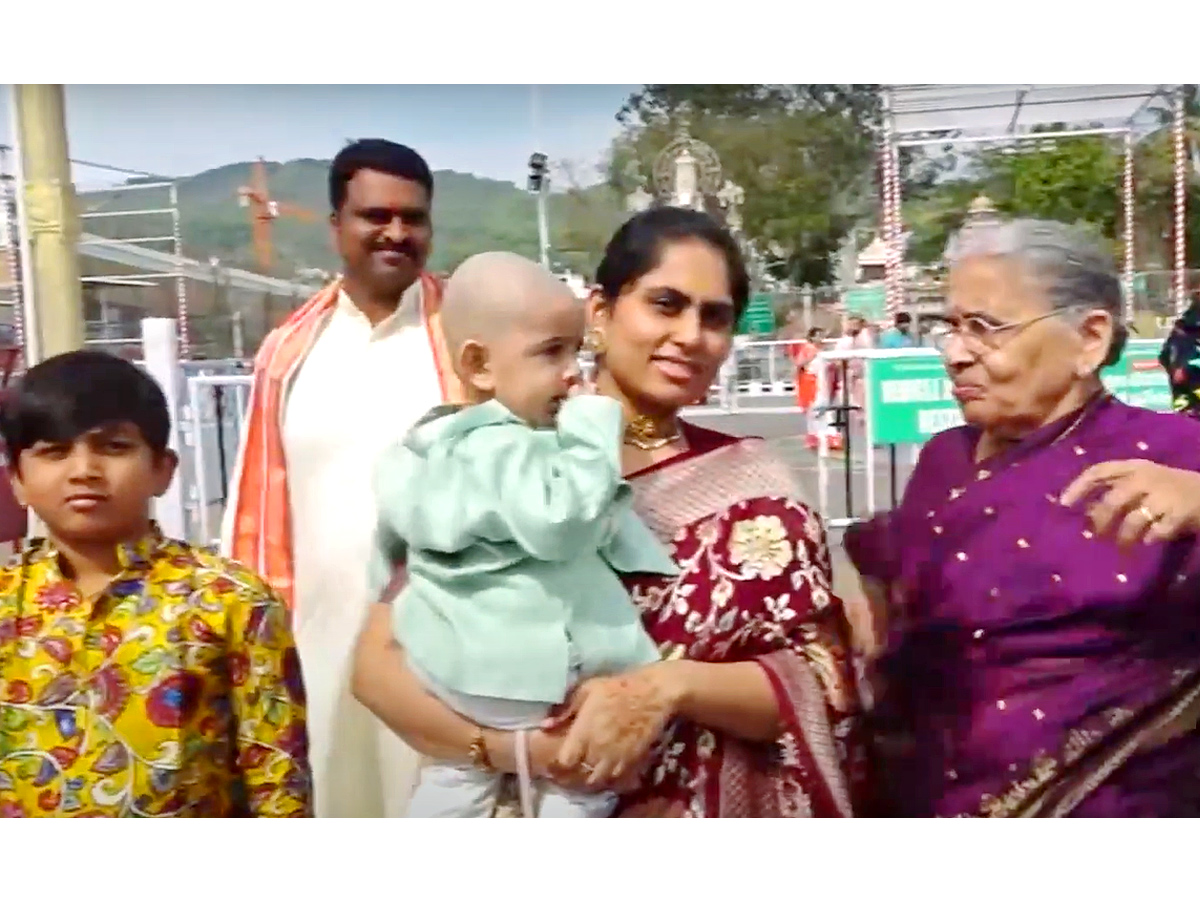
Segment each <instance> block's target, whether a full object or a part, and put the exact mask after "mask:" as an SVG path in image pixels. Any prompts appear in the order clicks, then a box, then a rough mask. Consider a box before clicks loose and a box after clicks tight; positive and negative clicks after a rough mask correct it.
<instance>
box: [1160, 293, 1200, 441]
mask: <svg viewBox="0 0 1200 900" xmlns="http://www.w3.org/2000/svg"><path fill="white" fill-rule="evenodd" d="M1158 361H1159V362H1160V363H1161V364H1162V367H1163V368H1164V369H1166V370H1167V378H1168V379H1170V382H1171V396H1172V399H1173V404H1172V405H1173V407H1174V409H1175V412H1178V413H1183V414H1184V415H1185V416H1191V417H1192V418H1200V300H1192V303H1191V305H1190V306H1189V307H1188V308H1187V309H1186V310H1184V312H1183V315H1182V316H1180V317H1179V318H1178V320H1176V322H1175V326H1174V327H1173V328H1172V329H1171V333H1170V335H1168V337H1167V339H1166V340H1165V341H1164V342H1163V346H1162V352H1161V353H1160V354H1159V357H1158Z"/></svg>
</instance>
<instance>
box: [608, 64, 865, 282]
mask: <svg viewBox="0 0 1200 900" xmlns="http://www.w3.org/2000/svg"><path fill="white" fill-rule="evenodd" d="M684 104H687V107H688V119H689V121H688V123H687V124H688V130H689V133H690V134H691V135H692V136H693V137H695V138H698V139H699V140H702V141H705V142H707V143H708V144H710V145H711V146H712V147H713V149H715V150H716V151H717V154H718V155H719V156H720V158H721V162H722V168H723V171H724V175H725V177H726V178H728V179H730V180H732V181H733V182H735V183H736V184H738V185H740V186H741V187H742V188H743V190H744V191H745V205H744V207H743V208H742V219H743V228H744V231H745V234H746V236H747V237H748V238H749V239H750V240H751V241H752V242H753V243H754V245H755V247H756V249H757V250H758V251H759V253H760V254H761V255H762V256H763V257H764V258H765V260H766V262H767V264H768V268H769V271H770V273H771V274H772V275H773V276H775V277H781V278H783V277H785V278H789V279H791V280H792V281H793V282H796V283H803V282H808V283H824V282H825V281H827V280H828V279H829V275H830V259H831V256H832V254H833V253H834V252H835V251H836V250H837V247H838V244H839V242H840V240H841V238H842V237H843V236H844V235H845V234H846V232H847V231H848V230H849V229H850V227H851V226H852V225H853V224H854V223H855V221H856V220H857V219H858V217H859V215H860V207H861V205H862V204H861V197H862V195H863V193H864V192H865V191H869V188H866V189H864V185H865V184H869V180H865V179H864V176H865V175H867V174H868V173H870V171H871V169H872V165H873V160H874V153H873V150H874V147H873V135H872V132H871V121H872V120H871V117H872V116H873V115H875V112H876V111H877V107H878V99H877V96H876V91H875V88H874V86H870V85H647V86H646V87H645V88H643V89H642V90H641V91H638V92H637V93H635V94H633V95H631V96H630V97H629V99H628V100H627V101H626V103H625V105H624V106H623V107H622V109H621V111H620V112H619V113H618V116H617V118H618V120H619V121H620V122H622V124H623V125H624V126H625V127H624V130H623V132H622V134H621V135H620V136H619V137H618V138H617V140H616V141H615V142H614V144H613V147H612V153H611V162H610V167H609V181H610V183H611V184H612V185H613V186H614V187H615V188H616V189H617V190H618V191H620V192H621V193H622V194H623V195H624V194H628V193H629V192H631V191H632V190H633V189H634V187H635V186H636V184H637V183H638V182H642V183H646V182H649V181H650V179H651V176H652V167H653V164H654V160H655V158H656V157H657V156H658V154H659V153H660V152H661V151H662V149H663V148H664V147H665V146H666V145H667V144H668V143H669V142H670V140H671V139H672V138H673V137H674V136H675V134H676V133H677V129H678V126H679V125H680V124H681V122H682V119H683V116H682V112H683V108H684Z"/></svg>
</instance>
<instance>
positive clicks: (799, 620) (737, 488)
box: [354, 208, 861, 817]
mask: <svg viewBox="0 0 1200 900" xmlns="http://www.w3.org/2000/svg"><path fill="white" fill-rule="evenodd" d="M596 280H597V282H598V284H599V287H598V289H597V292H596V294H595V295H594V297H593V301H592V308H591V314H592V322H593V331H592V340H591V343H592V349H593V350H594V351H595V352H596V355H597V359H598V366H597V371H598V375H597V380H596V389H597V390H598V391H600V392H602V393H605V394H607V395H609V396H612V397H615V398H617V399H618V400H620V401H621V402H622V404H623V405H624V406H625V407H626V411H627V426H626V434H625V439H624V446H623V447H622V463H623V466H624V469H625V471H626V473H627V478H628V479H629V481H630V484H631V485H632V488H633V494H634V502H635V507H636V509H637V511H638V512H639V513H640V514H641V515H642V517H643V518H644V519H645V521H646V522H647V524H648V525H649V526H650V527H651V528H652V529H653V530H654V531H655V533H656V534H657V535H658V536H659V537H660V539H661V540H662V541H663V543H664V546H666V547H668V548H669V549H670V550H671V551H672V553H673V555H674V558H675V560H676V562H677V563H678V565H679V568H680V573H679V575H678V576H676V577H674V578H669V579H666V578H649V577H640V578H637V577H635V578H631V579H630V580H629V582H628V583H629V587H630V592H631V595H632V597H633V599H634V601H635V603H636V604H637V605H638V606H639V608H640V609H641V612H642V616H643V623H644V625H645V627H646V630H647V631H648V632H649V634H650V636H651V638H652V639H654V641H655V642H656V643H657V644H658V646H659V648H660V649H661V651H662V660H661V661H660V662H657V663H654V664H652V665H649V666H645V667H643V668H641V669H637V670H634V671H632V672H626V673H623V674H621V675H619V676H613V677H600V678H592V679H589V680H587V681H585V682H583V683H582V684H581V685H579V686H578V688H577V689H576V690H575V691H574V693H573V694H572V696H571V698H570V701H569V703H568V704H567V705H566V708H565V709H564V710H563V712H562V714H561V715H560V717H559V719H558V721H557V722H554V723H547V726H546V728H545V729H544V730H542V731H535V732H533V733H532V734H531V735H530V737H529V754H530V757H531V759H530V762H531V767H532V769H533V774H534V776H535V777H538V776H541V777H552V778H554V779H555V780H557V781H560V782H562V783H564V784H566V785H568V786H572V787H583V786H590V787H592V788H595V789H604V788H609V787H616V788H620V789H622V793H623V799H622V802H621V804H620V806H619V808H618V815H623V816H654V817H663V816H666V817H678V816H687V817H717V816H721V817H800V816H849V815H851V814H852V803H851V796H852V793H853V792H854V790H855V788H856V787H857V785H858V783H859V778H860V773H861V753H860V743H859V740H858V737H859V732H858V729H857V716H856V712H857V692H856V690H855V686H854V681H853V675H852V670H851V667H850V664H849V660H848V654H847V645H848V640H847V627H846V622H845V616H844V614H843V610H842V607H841V604H840V602H839V601H838V600H837V598H836V597H834V596H833V595H832V593H831V590H830V584H831V580H832V579H831V572H830V560H829V553H828V548H827V545H826V542H825V535H824V531H823V529H822V526H821V523H820V521H819V519H818V517H817V516H816V514H815V513H813V512H812V511H811V510H809V509H808V507H807V506H805V505H804V503H803V502H801V500H800V499H799V498H800V496H801V495H800V493H799V491H798V490H797V486H796V484H795V482H794V480H793V479H792V477H791V475H790V473H789V472H788V470H787V468H786V466H784V465H783V464H782V463H781V462H780V461H779V460H778V459H776V458H775V457H774V456H773V455H772V454H770V453H769V452H768V451H767V450H766V449H765V445H764V443H763V442H762V441H760V440H755V439H737V438H732V437H728V436H726V435H721V434H717V433H716V432H713V431H709V430H707V429H703V428H697V427H694V426H689V425H687V424H686V423H683V422H681V421H680V420H679V418H678V413H679V411H680V410H681V409H684V408H686V407H688V406H690V405H692V404H694V403H695V401H696V400H697V399H698V398H700V397H703V396H704V395H705V393H706V392H707V390H708V386H709V385H710V384H711V383H712V381H713V379H714V378H715V377H716V374H717V371H718V369H719V367H720V365H721V363H722V362H723V361H724V359H725V357H726V356H727V355H728V353H729V352H730V348H731V344H732V335H733V326H734V323H735V322H736V321H737V318H738V315H739V314H740V312H741V310H742V309H743V308H744V306H745V304H746V302H747V299H748V294H749V281H748V277H747V274H746V270H745V266H744V263H743V261H742V259H741V254H740V251H739V250H738V248H737V245H736V243H735V242H734V241H733V239H732V238H731V236H730V235H729V234H728V232H726V231H725V230H724V229H722V228H721V227H720V226H719V225H718V224H717V223H716V222H715V221H714V220H712V219H711V218H710V217H708V216H706V215H704V214H702V213H696V212H693V211H690V210H681V209H673V208H665V209H656V210H650V211H648V212H646V213H642V214H640V215H638V216H635V217H634V218H633V219H631V220H630V221H629V222H627V223H626V224H625V225H624V226H622V227H621V229H619V230H618V232H617V233H616V234H615V235H614V236H613V239H612V241H611V242H610V244H609V247H608V249H607V251H606V253H605V258H604V262H603V263H602V264H601V266H600V269H599V271H598V272H597V278H596ZM581 589H584V590H586V586H581ZM378 606H379V607H380V608H378V609H374V610H372V611H371V613H370V615H369V617H368V621H367V623H366V625H365V627H364V630H363V634H362V637H361V639H360V643H359V649H358V653H357V657H356V662H355V672H354V692H355V696H356V697H358V699H359V700H360V701H361V702H362V703H364V704H365V705H366V706H367V707H368V708H370V709H371V710H372V711H373V712H374V713H375V714H376V715H377V716H378V717H379V718H380V719H381V720H382V721H383V722H385V723H386V724H387V725H388V726H389V727H390V728H391V729H392V730H394V731H395V732H396V733H397V734H399V735H400V736H401V737H403V738H404V739H405V740H406V741H407V742H408V743H410V744H411V745H412V746H413V747H414V748H415V749H417V750H418V751H419V752H421V753H422V754H424V755H427V756H431V757H435V758H437V759H440V760H445V761H456V762H460V763H469V764H472V765H476V766H480V765H481V766H483V767H485V768H491V769H493V770H497V771H501V772H510V773H511V772H515V771H516V769H517V766H516V760H515V758H514V748H513V740H512V736H511V734H506V733H504V732H493V731H490V730H487V729H480V728H478V727H476V726H475V725H474V724H473V723H470V722H467V721H466V720H465V719H462V718H461V717H459V716H457V715H456V714H455V713H453V712H452V711H450V710H449V709H448V708H446V707H445V706H444V705H442V704H441V703H440V702H439V701H437V700H436V699H435V698H433V697H431V696H430V695H428V694H426V693H425V692H424V691H422V690H421V688H420V685H419V684H418V683H416V682H415V680H414V679H412V678H411V676H410V675H409V674H408V673H407V667H406V666H404V665H403V656H402V650H401V649H400V648H397V647H395V646H394V645H392V644H391V638H390V626H389V619H390V616H389V614H388V611H387V609H386V608H385V607H383V606H382V604H379V605H378Z"/></svg>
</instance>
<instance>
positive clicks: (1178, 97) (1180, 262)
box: [1171, 87, 1188, 315]
mask: <svg viewBox="0 0 1200 900" xmlns="http://www.w3.org/2000/svg"><path fill="white" fill-rule="evenodd" d="M1174 100H1175V104H1174V106H1175V110H1174V112H1175V115H1174V121H1173V122H1172V127H1171V131H1172V136H1173V137H1174V139H1175V273H1174V274H1175V314H1176V315H1183V312H1184V310H1185V309H1187V305H1188V300H1187V269H1186V266H1187V234H1186V229H1187V192H1186V190H1185V187H1186V184H1187V170H1186V166H1185V164H1186V160H1187V156H1186V154H1185V153H1184V116H1183V88H1182V87H1177V88H1176V89H1175V97H1174Z"/></svg>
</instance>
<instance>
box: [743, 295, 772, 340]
mask: <svg viewBox="0 0 1200 900" xmlns="http://www.w3.org/2000/svg"><path fill="white" fill-rule="evenodd" d="M774 332H775V301H774V300H773V299H772V298H771V295H770V294H754V295H753V296H751V298H750V302H749V303H747V304H746V309H745V310H744V311H743V312H742V317H741V318H740V319H739V320H738V334H773V333H774Z"/></svg>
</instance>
